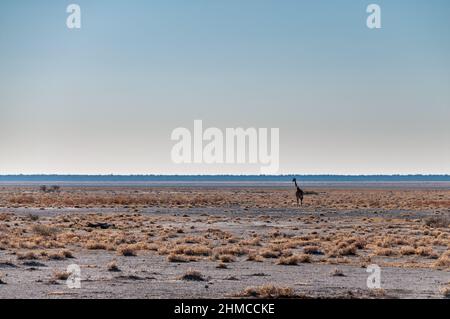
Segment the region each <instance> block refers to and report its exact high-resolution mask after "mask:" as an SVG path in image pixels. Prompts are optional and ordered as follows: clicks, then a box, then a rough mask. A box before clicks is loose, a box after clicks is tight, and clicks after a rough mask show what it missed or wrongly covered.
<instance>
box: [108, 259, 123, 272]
mask: <svg viewBox="0 0 450 319" xmlns="http://www.w3.org/2000/svg"><path fill="white" fill-rule="evenodd" d="M106 268H107V269H108V271H111V272H119V271H121V270H120V268H119V266H117V262H116V261H115V260H113V261H111V262H110V263H108V265H106Z"/></svg>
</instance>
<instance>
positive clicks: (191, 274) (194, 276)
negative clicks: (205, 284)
mask: <svg viewBox="0 0 450 319" xmlns="http://www.w3.org/2000/svg"><path fill="white" fill-rule="evenodd" d="M180 279H181V280H187V281H204V280H205V279H204V278H203V275H202V274H201V273H200V272H198V271H196V270H192V269H189V270H188V271H187V272H186V273H185V274H184V275H183V276H181V277H180Z"/></svg>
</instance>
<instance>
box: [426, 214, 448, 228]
mask: <svg viewBox="0 0 450 319" xmlns="http://www.w3.org/2000/svg"><path fill="white" fill-rule="evenodd" d="M425 225H427V226H429V227H433V228H447V227H449V226H450V218H448V217H446V216H435V217H429V218H427V219H425Z"/></svg>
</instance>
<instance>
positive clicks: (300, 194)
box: [292, 178, 304, 206]
mask: <svg viewBox="0 0 450 319" xmlns="http://www.w3.org/2000/svg"><path fill="white" fill-rule="evenodd" d="M292 181H293V182H294V183H295V187H296V188H297V192H296V193H295V196H296V197H297V206H299V202H300V203H301V204H302V206H303V195H304V192H303V191H302V190H301V189H300V187H298V185H297V179H296V178H294V179H293V180H292Z"/></svg>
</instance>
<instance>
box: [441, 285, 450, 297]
mask: <svg viewBox="0 0 450 319" xmlns="http://www.w3.org/2000/svg"><path fill="white" fill-rule="evenodd" d="M440 291H441V294H442V295H443V296H444V297H445V298H450V287H442V288H441V290H440Z"/></svg>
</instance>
